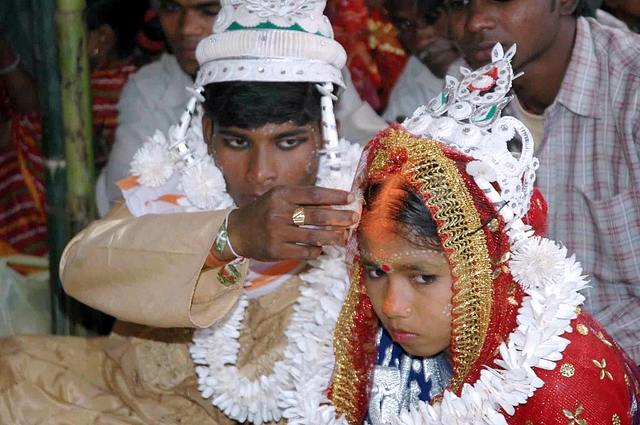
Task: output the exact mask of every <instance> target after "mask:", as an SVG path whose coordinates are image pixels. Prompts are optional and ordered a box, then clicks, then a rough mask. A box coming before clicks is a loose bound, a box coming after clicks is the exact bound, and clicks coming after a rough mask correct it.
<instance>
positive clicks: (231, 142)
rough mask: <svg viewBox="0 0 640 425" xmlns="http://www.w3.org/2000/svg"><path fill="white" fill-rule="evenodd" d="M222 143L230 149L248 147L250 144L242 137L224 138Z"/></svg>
mask: <svg viewBox="0 0 640 425" xmlns="http://www.w3.org/2000/svg"><path fill="white" fill-rule="evenodd" d="M224 145H225V146H227V147H230V148H231V149H248V148H249V146H250V145H249V142H247V141H246V140H242V139H225V140H224Z"/></svg>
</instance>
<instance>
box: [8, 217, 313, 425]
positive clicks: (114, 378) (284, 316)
mask: <svg viewBox="0 0 640 425" xmlns="http://www.w3.org/2000/svg"><path fill="white" fill-rule="evenodd" d="M222 219H224V213H223V212H215V213H190V214H189V215H188V219H186V217H185V215H183V214H171V215H162V216H145V217H141V218H138V219H133V218H132V217H131V216H130V215H129V213H128V211H127V210H126V208H124V207H122V206H116V207H115V208H114V211H112V212H111V213H110V214H109V215H108V216H107V217H105V219H103V220H100V221H97V222H95V223H93V224H92V225H91V226H90V227H88V228H87V229H86V230H84V231H83V232H81V233H80V234H79V235H78V236H77V237H76V238H74V239H73V240H72V241H71V242H70V243H69V245H68V247H67V249H66V250H65V253H64V255H63V262H62V263H61V276H62V279H63V284H64V286H65V289H66V290H67V291H68V292H69V293H70V295H72V296H74V297H77V298H78V299H80V300H81V301H83V302H85V303H87V304H89V305H91V306H93V307H96V308H99V309H101V310H103V311H106V312H108V313H110V314H112V315H114V316H116V317H118V318H119V319H124V320H135V321H138V322H141V323H144V324H145V325H134V324H132V323H127V322H124V321H118V322H116V325H115V327H114V331H113V333H112V335H110V336H109V337H104V338H95V339H83V338H69V337H35V336H30V337H15V338H10V339H5V340H0V424H74V425H76V424H89V423H90V424H107V425H112V424H205V425H208V424H225V425H226V424H233V423H235V422H234V421H231V420H230V419H228V418H227V417H226V416H225V415H224V414H223V413H222V412H220V411H219V410H217V409H215V408H214V407H213V406H212V405H211V402H210V400H204V399H202V397H201V396H200V393H199V391H198V390H197V378H196V374H195V371H194V366H193V364H192V362H191V359H190V356H189V351H188V346H189V343H190V342H191V338H192V334H193V329H190V328H189V327H193V326H194V325H199V326H207V325H209V324H211V323H213V322H215V321H216V320H218V319H219V318H220V317H222V316H223V315H224V314H225V313H226V312H227V311H228V310H229V308H230V307H231V306H232V305H233V303H234V302H235V300H236V299H237V297H238V296H239V294H240V287H241V285H242V283H241V282H239V283H237V284H236V285H235V287H232V288H230V289H229V288H227V287H225V286H224V285H222V284H221V283H220V282H218V281H217V277H216V270H205V271H202V272H201V268H202V264H203V263H204V258H205V257H206V254H207V251H208V250H209V248H210V247H211V244H212V242H213V240H214V239H215V234H216V232H217V229H218V227H219V225H220V224H221V222H222ZM146 229H163V230H162V231H161V232H149V231H146ZM244 273H246V269H245V270H244ZM243 276H244V274H243ZM301 283H302V281H301V280H300V279H299V278H298V277H297V276H295V277H293V278H291V279H289V280H288V281H287V282H285V283H284V284H283V285H282V286H280V287H279V288H278V289H277V290H276V291H274V292H272V293H270V294H268V295H265V296H264V297H261V298H257V299H253V300H250V301H249V305H248V307H247V310H246V313H245V319H244V322H243V324H244V327H243V330H242V331H241V335H240V338H239V342H240V345H241V349H240V352H239V356H238V362H237V365H238V367H239V369H240V371H241V372H242V373H244V374H245V375H246V376H247V377H249V378H250V379H256V378H257V377H259V376H260V375H263V374H269V373H271V371H272V369H273V365H274V363H275V362H276V361H278V360H280V359H281V358H282V353H283V352H284V349H285V347H286V337H285V335H284V331H285V329H286V327H287V326H288V323H289V317H290V316H291V314H292V313H293V307H294V305H295V303H296V300H297V297H298V295H299V289H298V287H299V286H300V285H301ZM146 325H151V326H156V327H151V326H146ZM167 326H182V328H180V327H176V328H164V329H162V327H167Z"/></svg>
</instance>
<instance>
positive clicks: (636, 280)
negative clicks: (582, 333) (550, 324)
mask: <svg viewBox="0 0 640 425" xmlns="http://www.w3.org/2000/svg"><path fill="white" fill-rule="evenodd" d="M536 155H537V156H538V158H540V163H541V165H540V170H539V171H538V180H537V184H538V187H539V188H540V190H541V191H542V194H543V195H544V196H545V198H546V199H547V201H548V204H549V232H548V236H549V237H550V238H551V239H554V240H557V241H559V242H561V243H563V244H565V245H566V246H567V248H568V250H569V252H570V253H575V254H576V255H577V259H578V260H579V261H580V262H581V263H582V266H583V268H584V273H585V274H588V275H589V279H590V281H591V288H590V289H589V290H588V291H587V292H586V293H585V295H586V297H587V301H586V304H585V307H586V309H587V310H588V311H589V312H591V313H592V314H593V315H594V316H595V317H596V318H597V319H598V320H599V321H600V322H601V323H602V325H603V326H604V327H605V328H606V329H607V331H608V332H609V333H610V334H611V335H612V336H613V337H614V338H615V339H616V340H617V341H618V343H619V344H620V345H621V346H622V347H623V348H625V350H627V352H628V353H629V355H631V357H633V359H634V360H635V361H636V362H638V363H640V36H639V35H636V34H632V33H626V32H622V31H620V30H614V29H611V28H609V27H605V26H601V25H600V24H598V23H597V22H595V21H594V20H591V19H585V18H579V19H578V25H577V30H576V39H575V45H574V49H573V54H572V57H571V62H570V64H569V68H568V69H567V73H566V74H565V77H564V80H563V82H562V87H561V88H560V92H559V93H558V96H557V97H556V100H555V101H554V103H553V104H552V105H551V106H550V107H549V108H547V110H546V111H545V115H544V139H543V140H542V142H541V144H540V145H539V148H538V151H537V152H536Z"/></svg>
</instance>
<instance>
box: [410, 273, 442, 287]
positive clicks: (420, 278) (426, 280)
mask: <svg viewBox="0 0 640 425" xmlns="http://www.w3.org/2000/svg"><path fill="white" fill-rule="evenodd" d="M437 278H438V277H437V276H435V275H432V274H418V275H415V276H413V281H414V282H416V283H419V284H421V285H428V284H430V283H433V282H435V281H436V279H437Z"/></svg>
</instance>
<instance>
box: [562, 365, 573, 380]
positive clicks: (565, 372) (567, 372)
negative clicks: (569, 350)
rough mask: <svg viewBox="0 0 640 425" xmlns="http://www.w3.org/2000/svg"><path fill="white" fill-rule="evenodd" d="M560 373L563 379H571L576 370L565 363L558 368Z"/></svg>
mask: <svg viewBox="0 0 640 425" xmlns="http://www.w3.org/2000/svg"><path fill="white" fill-rule="evenodd" d="M560 373H561V374H562V376H564V377H565V378H571V377H572V376H573V375H574V374H575V373H576V368H575V367H573V365H572V364H571V363H565V364H563V365H562V366H560Z"/></svg>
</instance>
